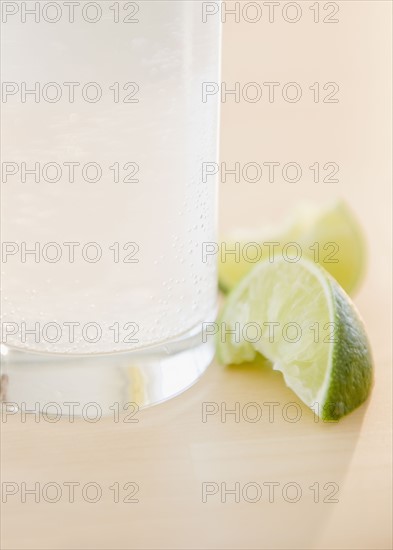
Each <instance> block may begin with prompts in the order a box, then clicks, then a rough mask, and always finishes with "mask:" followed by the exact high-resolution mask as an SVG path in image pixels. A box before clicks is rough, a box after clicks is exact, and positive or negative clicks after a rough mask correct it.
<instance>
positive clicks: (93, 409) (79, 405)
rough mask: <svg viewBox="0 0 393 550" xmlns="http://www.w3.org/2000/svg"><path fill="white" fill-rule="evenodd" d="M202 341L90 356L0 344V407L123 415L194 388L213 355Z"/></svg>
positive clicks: (211, 348) (54, 413) (186, 340)
mask: <svg viewBox="0 0 393 550" xmlns="http://www.w3.org/2000/svg"><path fill="white" fill-rule="evenodd" d="M201 341H202V338H201V334H200V333H199V334H198V335H195V334H194V335H193V336H192V337H187V338H183V339H182V340H181V341H176V342H171V343H166V344H165V345H161V346H155V347H152V348H147V349H146V350H144V351H143V352H137V351H133V352H129V353H115V354H98V355H88V356H87V355H79V356H78V355H73V356H71V355H69V356H66V355H57V354H48V353H47V354H43V353H42V354H40V353H35V352H29V351H23V350H20V349H16V348H11V347H8V346H2V367H1V401H2V402H3V408H4V407H6V409H7V411H8V413H9V414H15V412H17V411H20V412H21V413H22V414H24V413H23V411H24V410H25V411H34V410H38V411H41V412H43V413H45V414H46V415H48V416H49V415H52V416H55V417H57V416H59V415H70V416H83V417H85V416H87V417H94V416H95V415H96V416H97V417H98V416H99V417H101V416H107V415H112V416H113V415H115V416H116V415H119V414H120V415H121V414H124V415H127V414H129V413H130V411H133V410H134V411H135V410H138V409H139V408H142V407H147V406H150V405H155V404H157V403H161V402H162V401H165V400H167V399H170V398H171V397H174V396H176V395H178V394H179V393H181V392H183V391H184V390H186V389H187V388H189V387H190V386H192V385H193V384H194V382H196V381H197V380H198V378H199V377H200V376H201V375H202V373H203V372H204V371H205V370H206V368H207V367H208V365H209V364H210V363H211V361H212V359H213V356H214V344H213V342H212V341H209V342H206V343H203V344H201ZM27 414H29V413H28V412H27V413H26V415H27Z"/></svg>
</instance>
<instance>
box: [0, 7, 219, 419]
mask: <svg viewBox="0 0 393 550" xmlns="http://www.w3.org/2000/svg"><path fill="white" fill-rule="evenodd" d="M24 4H27V5H29V3H28V2H27V3H24ZM33 4H36V3H33ZM43 4H47V3H43ZM43 4H41V5H40V6H39V10H38V11H39V13H38V19H39V20H38V21H37V14H34V13H25V14H24V16H23V13H22V11H23V10H22V9H20V10H19V12H18V13H15V14H11V15H9V16H8V18H7V20H6V22H5V23H4V24H3V29H2V30H3V39H2V40H3V63H2V80H3V92H4V91H5V95H4V93H3V106H2V111H3V118H2V120H3V121H2V134H3V145H2V158H3V162H5V163H6V165H4V164H3V166H6V167H5V171H3V178H2V266H1V267H2V286H3V292H2V329H3V330H2V332H3V334H2V342H3V344H4V345H3V347H2V349H3V376H2V382H3V388H2V393H3V399H5V400H7V401H9V402H15V403H20V402H23V403H36V402H39V403H40V406H42V405H43V404H45V403H47V402H53V401H54V402H56V403H59V404H60V406H61V407H63V405H62V404H63V403H64V402H67V401H78V402H81V403H86V402H91V401H94V402H97V403H98V404H99V405H100V406H101V407H102V408H103V409H104V410H105V409H107V408H108V407H110V406H111V404H112V403H113V402H120V403H126V402H137V403H138V405H139V406H145V405H150V404H153V403H156V402H159V401H162V400H164V399H167V398H168V397H170V396H172V395H175V394H177V393H179V392H180V391H182V390H183V389H185V388H187V387H188V386H190V385H191V384H192V383H193V382H194V381H195V380H196V379H197V378H198V377H199V376H200V375H201V373H202V372H203V371H204V370H205V368H206V367H207V365H208V364H209V362H210V361H211V358H212V355H213V349H212V343H211V342H206V343H203V341H202V327H203V323H205V322H209V321H213V320H214V318H215V313H216V287H217V282H216V263H215V258H214V255H209V256H207V257H206V258H204V257H203V246H204V243H206V242H214V241H216V185H217V183H216V181H215V179H214V177H211V176H210V177H209V178H203V177H202V164H203V163H204V162H216V161H217V154H218V119H219V98H218V94H217V95H216V96H215V97H209V98H208V100H206V98H205V100H203V96H202V91H203V86H204V83H206V82H218V80H219V66H220V21H219V18H218V17H209V18H206V17H204V16H203V11H202V4H203V3H202V2H201V1H199V0H198V1H183V0H178V1H166V0H162V1H140V2H114V3H111V2H106V1H101V2H97V3H93V4H95V6H97V5H98V7H99V9H98V8H97V7H94V6H93V7H90V8H89V10H88V11H86V10H85V11H84V10H83V9H82V8H81V7H79V8H78V7H76V8H74V9H73V10H72V11H70V8H69V7H66V6H64V3H63V2H58V3H56V4H58V5H60V6H61V13H59V11H58V9H57V10H56V9H55V8H53V6H52V8H47V9H46V11H45V10H44V9H43V8H42V6H43ZM52 4H53V3H52ZM28 7H29V8H32V6H28ZM36 9H37V8H36ZM33 11H34V10H33ZM56 19H57V20H56ZM4 83H5V85H6V87H5V88H4ZM62 410H63V409H62ZM63 412H66V411H64V410H63Z"/></svg>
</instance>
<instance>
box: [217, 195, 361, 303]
mask: <svg viewBox="0 0 393 550" xmlns="http://www.w3.org/2000/svg"><path fill="white" fill-rule="evenodd" d="M236 243H238V244H236ZM250 243H254V245H250ZM268 243H279V245H275V246H274V248H269V245H268ZM288 243H296V244H297V245H298V250H300V252H301V255H302V257H308V258H309V259H311V260H312V261H313V262H315V263H319V264H320V265H322V266H323V267H324V268H325V269H326V270H327V271H329V273H330V274H331V275H333V277H334V278H335V279H336V280H337V281H338V282H339V283H340V285H341V286H342V287H343V288H344V289H345V291H346V292H348V293H350V294H352V293H353V292H354V290H355V289H356V288H357V287H358V286H359V284H360V281H361V279H362V277H363V274H364V270H365V263H366V260H365V258H366V253H365V243H364V237H363V234H362V230H361V228H360V226H359V224H358V222H357V220H356V218H355V217H354V215H353V214H352V212H351V210H350V209H349V208H348V206H347V205H346V203H345V202H344V201H342V200H339V201H335V202H334V203H333V204H331V205H330V206H328V207H327V208H324V209H321V208H320V207H318V206H315V205H313V204H303V205H300V206H299V207H298V209H297V211H295V214H294V216H293V217H292V218H291V219H290V220H287V221H286V223H285V225H284V226H283V227H281V228H274V227H270V228H265V229H264V230H262V231H261V233H260V234H259V235H255V234H254V235H252V234H251V235H250V234H246V235H245V234H244V233H243V235H238V238H235V236H233V237H230V238H229V239H226V240H225V242H223V243H221V249H220V255H219V270H218V272H219V285H220V288H221V290H222V291H223V292H229V291H230V290H231V289H232V288H234V286H236V284H237V283H238V282H239V281H240V280H241V279H242V278H243V277H244V276H245V275H246V274H247V273H248V272H249V271H251V269H252V268H253V267H254V266H255V263H254V258H256V257H258V256H257V252H258V250H257V247H258V246H259V252H260V256H261V260H262V261H263V260H264V259H267V258H268V255H269V253H270V254H272V253H274V254H276V255H277V254H280V253H281V252H282V251H283V248H284V247H285V246H286V245H287V244H288ZM236 247H237V248H236ZM290 248H291V247H290ZM235 249H236V250H237V251H238V253H237V254H233V253H232V254H231V253H226V251H232V250H235ZM250 250H252V252H250ZM293 250H294V249H293V247H292V248H291V254H293Z"/></svg>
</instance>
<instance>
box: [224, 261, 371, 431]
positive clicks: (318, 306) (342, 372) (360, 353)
mask: <svg viewBox="0 0 393 550" xmlns="http://www.w3.org/2000/svg"><path fill="white" fill-rule="evenodd" d="M219 329H220V330H219V338H218V342H217V356H218V359H219V361H220V362H222V363H224V364H229V363H242V362H245V361H251V360H253V359H254V358H255V357H256V355H257V353H260V354H262V355H263V356H264V357H266V358H267V359H268V360H269V361H270V362H271V363H272V365H273V369H275V370H279V371H281V372H282V373H283V375H284V379H285V382H286V384H287V386H288V387H289V388H291V389H292V390H293V391H294V392H295V393H296V394H297V395H298V396H299V397H300V399H301V400H302V401H303V402H304V403H305V404H306V405H308V406H309V407H310V408H312V409H313V410H314V411H315V412H316V414H317V415H318V416H320V417H321V418H323V419H324V420H338V419H339V418H340V417H342V416H344V415H345V414H348V413H349V412H350V411H352V410H353V409H355V408H356V407H358V406H359V405H360V404H361V403H363V401H365V399H366V398H367V396H368V394H369V392H370V388H371V385H372V360H371V353H370V347H369V344H368V340H367V336H366V333H365V330H364V327H363V324H362V322H361V320H360V317H359V314H358V312H357V311H356V309H355V306H354V305H353V303H352V302H351V300H350V298H349V297H348V296H347V295H346V294H345V292H344V291H343V290H342V289H341V287H340V286H339V285H338V284H337V282H336V281H335V280H334V279H333V278H332V277H331V276H330V275H329V274H328V273H327V272H326V271H325V270H324V269H323V268H321V267H320V266H318V265H316V264H315V263H313V262H311V261H310V260H305V259H302V260H300V261H299V262H297V263H288V262H287V261H286V260H285V259H282V258H281V259H278V260H277V261H275V262H274V263H270V262H268V261H265V262H261V263H260V264H259V265H257V266H256V267H255V269H254V270H253V271H252V272H251V273H250V274H249V275H247V276H246V277H245V278H244V279H243V280H242V281H241V283H240V284H239V285H238V286H237V287H236V288H235V289H234V290H233V292H232V293H231V294H230V295H229V297H228V300H227V302H226V304H225V307H224V309H223V312H222V314H221V316H220V319H219Z"/></svg>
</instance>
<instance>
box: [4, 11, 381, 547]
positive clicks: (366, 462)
mask: <svg viewBox="0 0 393 550" xmlns="http://www.w3.org/2000/svg"><path fill="white" fill-rule="evenodd" d="M229 4H230V3H228V5H229ZM241 4H242V5H243V4H244V3H241ZM260 4H262V3H260ZM284 4H285V2H280V5H279V7H278V8H277V13H276V19H275V21H274V23H269V20H268V15H267V12H266V7H265V8H264V11H263V12H262V17H261V19H260V21H258V22H256V23H249V22H247V21H246V20H245V19H244V18H243V19H242V20H241V21H240V22H239V23H237V22H236V21H234V20H233V19H230V18H228V21H227V22H226V23H224V25H223V68H222V80H223V81H225V82H227V83H228V88H229V87H230V86H231V85H232V84H233V83H235V82H240V83H241V84H242V83H247V82H259V83H264V82H278V83H280V86H281V87H282V85H283V84H285V83H288V82H297V83H299V85H300V86H301V88H302V91H303V96H302V100H301V101H299V102H297V103H290V102H287V101H284V100H282V96H281V100H280V98H278V99H277V98H276V100H275V101H273V102H269V101H268V100H267V99H266V97H267V96H266V93H267V92H266V90H267V87H266V86H265V87H264V88H263V94H264V95H263V97H262V100H261V101H259V102H256V103H253V102H247V101H240V102H239V103H236V102H234V101H233V100H231V99H228V101H227V102H225V103H223V105H222V120H221V161H222V162H226V163H227V164H228V166H230V165H233V164H234V163H235V162H240V163H242V164H244V163H247V162H258V163H260V164H261V165H262V164H263V163H264V162H279V163H280V164H281V165H284V164H285V163H288V162H296V163H298V164H299V165H300V166H301V167H302V168H303V175H302V178H301V179H300V181H298V182H296V183H288V182H285V181H283V178H282V177H281V172H279V176H278V177H277V178H276V180H275V181H273V182H269V181H268V178H267V176H265V177H263V178H262V179H261V181H259V182H254V183H252V182H247V181H244V180H242V181H241V182H239V183H237V182H235V181H233V179H231V178H228V180H227V181H226V182H222V183H221V188H220V230H221V233H222V234H223V235H225V234H226V233H227V232H229V231H231V230H233V229H236V228H238V227H243V226H248V227H251V228H253V229H255V230H257V229H258V227H260V226H262V225H265V224H270V223H280V221H281V220H284V219H285V217H286V216H287V215H288V214H289V213H290V212H291V209H292V208H293V206H294V205H295V204H296V203H297V202H298V201H301V200H303V199H309V200H313V201H315V202H316V203H319V204H321V205H323V204H325V203H328V202H329V201H331V200H332V199H334V198H335V197H342V198H344V199H345V200H346V202H347V203H348V204H349V205H350V207H351V209H352V210H353V212H354V213H355V215H356V216H357V217H358V219H359V220H360V223H361V225H362V226H363V228H364V233H365V237H366V240H367V245H368V266H367V273H366V276H365V279H364V281H363V283H362V286H361V288H360V290H359V292H358V293H357V294H356V295H355V297H354V301H355V303H356V306H357V307H358V309H359V311H360V313H361V315H362V317H363V319H364V322H365V325H366V327H367V332H368V335H369V338H370V342H371V346H372V351H373V357H374V365H375V384H374V388H373V391H372V395H371V397H370V399H369V400H368V402H367V403H366V404H364V405H363V406H361V407H360V408H359V409H357V410H356V411H354V412H353V413H352V414H350V415H349V416H347V417H345V418H344V419H342V420H341V421H340V422H338V423H324V422H322V421H318V419H317V418H316V417H315V416H314V415H313V413H312V412H311V411H310V410H309V409H308V408H307V407H306V406H304V405H302V403H301V401H300V400H299V398H298V397H297V396H296V395H295V394H294V393H293V392H292V391H291V390H289V389H288V388H286V386H285V383H284V381H283V378H282V376H281V374H280V373H278V372H273V371H272V370H271V369H270V368H269V366H268V365H267V364H264V363H263V362H257V363H255V364H254V363H253V364H247V365H241V366H238V367H234V366H232V367H223V366H221V365H219V364H218V363H216V362H213V364H212V365H211V366H210V367H209V368H208V370H207V371H206V373H205V374H204V375H203V376H202V378H201V379H200V380H199V381H198V382H197V383H196V384H195V385H194V386H193V387H192V388H190V389H189V390H187V391H186V392H184V393H183V394H181V395H179V396H178V397H176V398H174V399H172V400H169V401H168V402H166V403H163V404H161V405H157V406H155V407H151V408H147V409H144V410H141V411H139V412H138V414H137V415H136V417H135V418H136V419H137V420H138V422H127V421H126V419H125V418H124V417H121V418H120V420H119V421H118V422H115V421H114V418H112V417H107V418H102V419H100V420H99V421H98V422H96V423H90V422H88V421H86V420H84V419H79V420H75V422H70V420H69V419H68V418H62V419H61V420H60V421H59V422H56V423H51V422H48V421H46V420H44V419H41V420H40V421H39V422H35V419H34V417H29V418H27V420H26V422H23V421H22V420H23V419H22V418H21V416H20V415H18V414H15V415H9V416H7V417H6V418H5V419H4V418H3V422H2V423H1V444H2V445H1V447H2V449H1V453H2V469H1V473H2V483H3V489H4V483H8V485H7V491H8V492H9V494H7V495H6V496H7V498H6V502H4V500H5V496H4V492H3V503H2V513H1V516H2V530H1V537H2V548H4V550H13V549H15V550H22V549H26V550H27V549H28V550H44V549H51V550H53V549H56V550H57V549H58V550H71V549H75V550H77V549H78V550H82V549H83V550H84V549H103V550H104V549H105V550H120V549H124V550H125V549H157V550H161V549H239V550H240V549H262V548H266V549H321V550H322V549H324V550H326V549H390V548H392V538H391V517H392V506H391V412H392V409H391V405H392V401H391V394H392V392H391V388H392V354H391V335H392V326H391V305H390V304H391V276H392V270H391V250H392V244H391V237H390V222H391V198H392V197H391V173H390V151H391V133H390V124H391V122H390V121H391V114H392V113H391V107H390V94H391V78H390V73H391V34H390V33H391V30H390V21H391V6H392V5H391V3H390V2H387V1H386V2H385V1H374V2H371V1H367V0H366V1H350V2H349V1H348V2H346V1H343V2H335V3H330V5H331V6H333V7H334V6H336V5H337V6H339V12H338V15H336V16H335V17H337V18H338V19H339V21H338V22H337V23H335V24H327V23H323V21H322V22H319V23H314V22H313V17H314V12H313V11H312V10H310V6H311V5H312V4H313V3H312V2H309V3H308V2H298V4H300V5H301V6H302V17H301V19H300V20H299V21H298V22H296V23H288V22H287V21H285V19H284V18H283V16H282V7H283V5H284ZM319 4H320V9H321V19H322V15H323V16H324V17H325V16H326V14H327V13H330V10H331V9H332V8H331V7H330V8H328V7H326V6H324V5H325V4H326V3H324V2H320V3H319ZM325 8H326V9H325ZM323 10H324V11H323ZM289 13H290V12H289ZM251 16H252V15H251V8H250V12H249V16H248V17H249V18H250V17H251ZM290 17H292V16H291V15H290ZM315 82H319V83H320V84H321V90H322V91H323V85H324V84H325V83H327V82H335V83H337V84H338V85H339V92H338V95H337V97H338V98H339V102H338V103H324V102H323V101H322V102H318V103H316V102H314V100H313V95H312V93H313V92H312V91H311V90H310V89H309V87H310V86H313V85H314V83H315ZM277 90H278V92H279V93H281V92H280V87H278V88H277ZM328 91H330V90H328ZM323 93H326V91H325V92H323ZM315 162H319V163H320V164H321V166H322V165H323V164H325V163H327V162H335V163H337V164H338V165H339V167H340V172H339V182H338V183H330V182H323V181H321V182H318V183H315V182H314V181H313V174H312V172H311V171H310V170H309V166H311V165H313V164H314V163H315ZM250 404H251V405H250ZM252 404H254V405H252ZM236 408H237V414H225V411H227V412H228V411H230V410H234V409H235V410H236ZM258 411H260V412H261V413H262V414H261V415H260V418H259V419H257V420H256V421H253V419H254V415H255V414H256V412H258ZM204 413H205V414H204ZM206 413H210V414H206ZM295 416H296V421H294V419H295ZM135 418H134V419H135ZM23 483H24V484H25V488H27V489H32V488H34V486H35V484H38V497H37V499H38V502H36V501H35V498H34V495H33V496H31V495H28V494H27V495H26V499H25V500H26V502H23V499H22V491H21V487H22V484H23ZM48 483H49V484H52V485H49V486H46V484H48ZM9 484H11V485H9ZM12 484H14V485H12ZM53 484H57V485H53ZM57 486H60V488H61V496H60V498H59V500H58V501H57V502H50V500H51V496H52V497H53V495H54V491H56V490H57V489H56V487H57ZM45 487H46V488H45ZM12 488H14V489H15V491H14V492H15V494H12V493H13V490H12ZM72 492H73V493H74V495H73V497H72V498H71V493H72ZM45 495H46V496H48V495H49V497H48V498H45ZM52 500H54V499H53V498H52ZM223 501H224V502H223Z"/></svg>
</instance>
